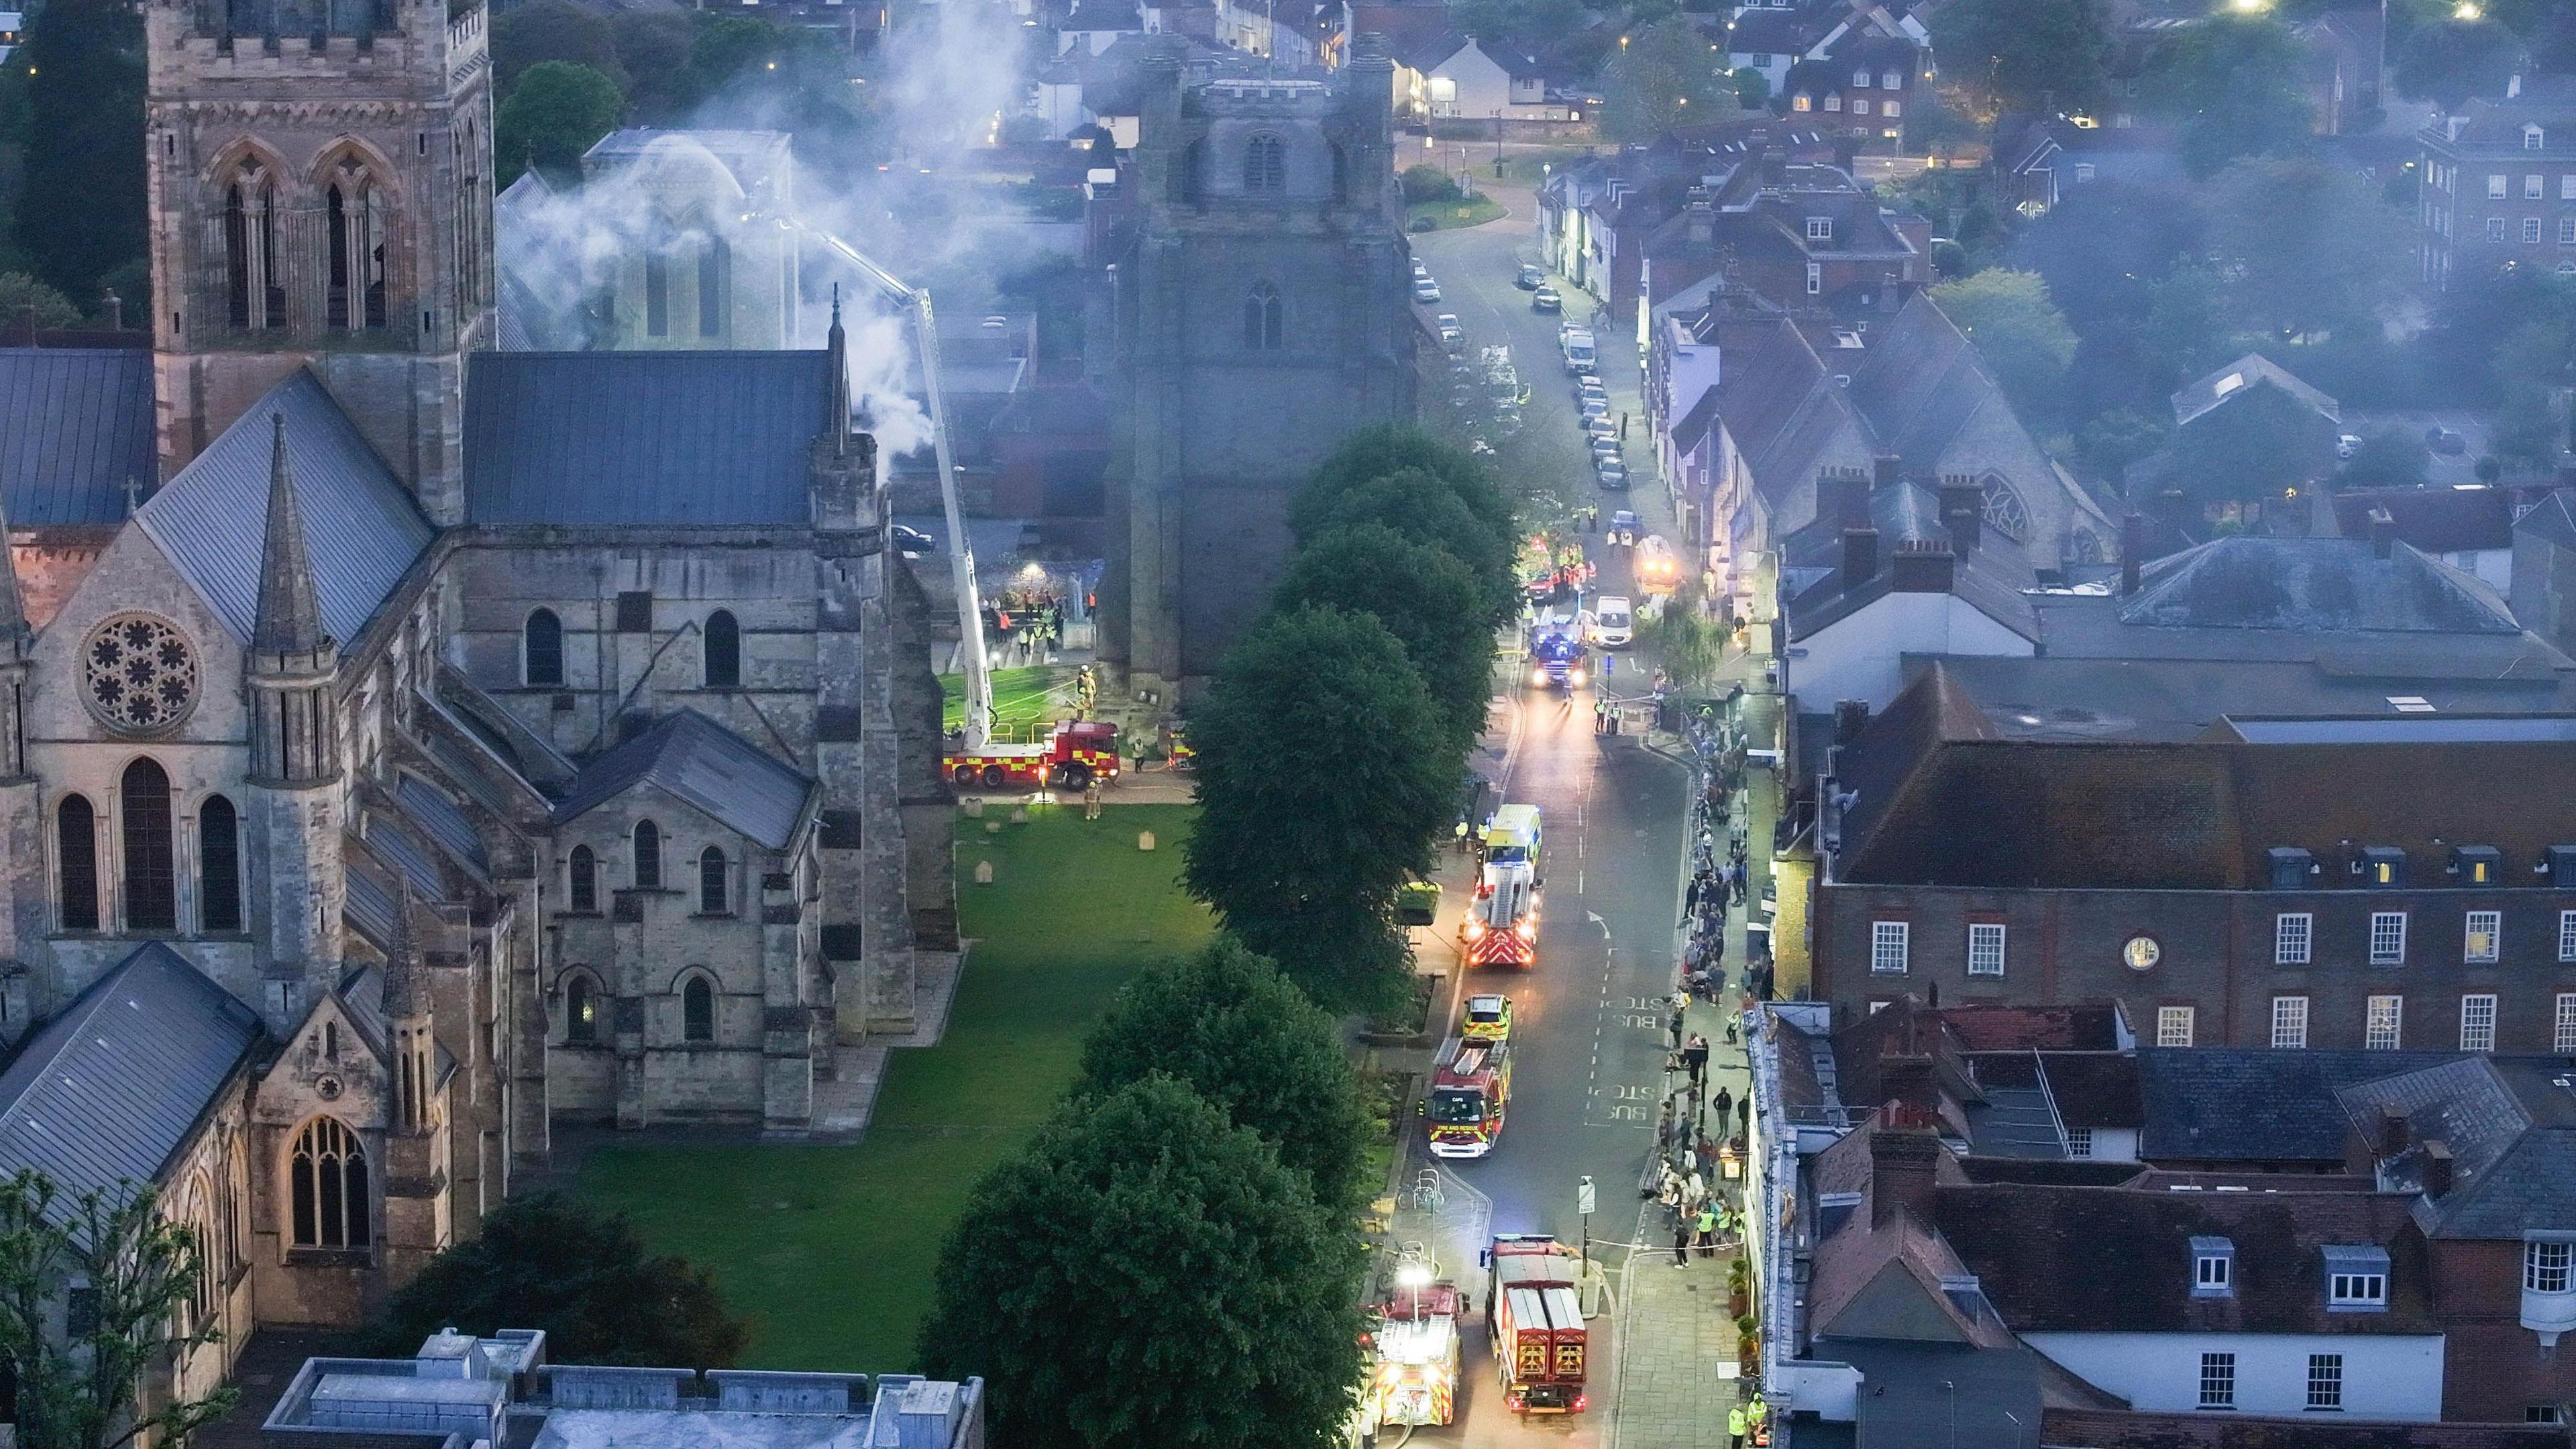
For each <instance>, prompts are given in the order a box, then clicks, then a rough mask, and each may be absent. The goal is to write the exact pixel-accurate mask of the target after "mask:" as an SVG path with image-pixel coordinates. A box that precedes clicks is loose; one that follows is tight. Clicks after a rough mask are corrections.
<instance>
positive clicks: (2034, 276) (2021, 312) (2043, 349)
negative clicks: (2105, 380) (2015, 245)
mask: <svg viewBox="0 0 2576 1449" xmlns="http://www.w3.org/2000/svg"><path fill="white" fill-rule="evenodd" d="M1931 297H1932V300H1933V301H1935V302H1937V303H1939V304H1940V306H1941V310H1942V311H1944V312H1946V313H1948V314H1949V316H1950V320H1951V321H1952V322H1955V323H1957V324H1958V326H1959V330H1960V331H1961V332H1964V333H1966V334H1967V335H1968V340H1969V341H1971V342H1973V343H1975V344H1976V345H1977V353H1978V355H1979V356H1981V357H1983V358H1985V360H1986V366H1987V367H1988V368H1990V369H1992V370H1993V372H1994V374H1995V381H1996V382H1998V383H2000V384H2002V385H2003V389H2004V392H2005V393H2006V394H2007V395H2008V396H2010V397H2011V398H2012V401H2013V406H2014V407H2016V408H2018V409H2020V410H2021V411H2022V413H2023V414H2024V415H2025V416H2027V417H2030V418H2032V419H2034V420H2036V419H2039V418H2046V417H2054V416H2055V415H2056V414H2057V413H2058V411H2059V410H2060V408H2061V407H2062V406H2063V405H2064V388H2065V382H2066V368H2067V364H2069V363H2071V362H2073V361H2074V360H2075V329H2073V328H2071V327H2069V326H2067V325H2066V317H2065V314H2063V313H2061V312H2059V311H2058V310H2057V304H2056V303H2054V302H2052V301H2050V300H2049V296H2048V283H2047V282H2046V281H2045V280H2043V279H2042V278H2041V277H2040V275H2039V273H2037V272H2021V271H2012V270H2009V269H2006V268H2002V267H1995V268H1990V269H1988V270H1986V271H1982V272H1979V273H1977V274H1976V275H1974V276H1971V277H1962V278H1960V279H1959V280H1958V281H1955V282H1943V283H1942V284H1941V285H1939V286H1937V287H1934V288H1933V289H1932V291H1931Z"/></svg>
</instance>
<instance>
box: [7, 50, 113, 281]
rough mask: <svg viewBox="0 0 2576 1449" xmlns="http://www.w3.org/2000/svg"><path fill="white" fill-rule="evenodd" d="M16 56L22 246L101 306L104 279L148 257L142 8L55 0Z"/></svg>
mask: <svg viewBox="0 0 2576 1449" xmlns="http://www.w3.org/2000/svg"><path fill="white" fill-rule="evenodd" d="M11 60H12V62H13V63H15V62H18V61H24V62H25V65H26V75H27V82H26V85H27V122H26V124H27V130H26V136H27V148H26V162H25V167H26V169H25V172H24V174H23V175H22V176H21V177H20V179H19V189H18V216H17V224H18V243H19V245H20V246H21V247H23V248H25V250H26V254H27V256H28V257H29V259H30V260H32V261H33V262H34V264H35V270H36V275H37V276H39V277H41V278H43V279H44V281H45V282H46V283H47V284H48V285H50V286H52V287H54V288H56V289H57V290H59V291H61V292H62V293H64V294H65V295H67V296H69V297H70V298H71V299H72V300H73V301H75V302H77V303H79V304H80V305H81V306H82V307H84V308H88V307H92V306H95V305H96V304H97V301H98V295H99V285H100V282H101V279H102V278H104V277H105V276H106V275H107V274H108V273H110V272H112V271H115V270H116V269H117V268H119V267H121V266H123V265H125V264H127V263H129V262H131V261H133V260H134V259H136V258H138V257H141V256H142V255H143V248H144V233H143V12H142V10H141V8H140V7H138V6H134V5H129V4H127V3H125V0H49V3H47V4H46V6H45V7H44V9H43V10H41V11H39V12H38V13H37V15H36V17H35V20H34V22H33V23H32V25H31V26H30V27H29V29H28V32H27V44H26V47H25V48H24V49H23V50H21V51H20V52H19V53H18V54H17V55H15V56H12V57H11ZM127 300H129V301H132V300H134V299H133V298H128V299H127Z"/></svg>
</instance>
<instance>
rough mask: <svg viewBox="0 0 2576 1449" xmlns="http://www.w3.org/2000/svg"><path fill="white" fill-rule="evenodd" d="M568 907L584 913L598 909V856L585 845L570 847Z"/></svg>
mask: <svg viewBox="0 0 2576 1449" xmlns="http://www.w3.org/2000/svg"><path fill="white" fill-rule="evenodd" d="M571 875H572V899H571V902H570V907H571V909H573V910H576V911H580V912H583V913H585V914H590V913H595V912H597V911H598V910H599V857H598V856H596V855H593V854H592V853H591V849H590V847H589V846H587V845H576V846H574V847H573V848H572V865H571Z"/></svg>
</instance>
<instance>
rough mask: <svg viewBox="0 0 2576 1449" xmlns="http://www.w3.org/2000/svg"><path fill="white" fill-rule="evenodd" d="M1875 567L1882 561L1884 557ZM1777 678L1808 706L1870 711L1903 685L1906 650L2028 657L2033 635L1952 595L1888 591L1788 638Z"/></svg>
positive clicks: (1876, 709)
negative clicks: (1862, 706)
mask: <svg viewBox="0 0 2576 1449" xmlns="http://www.w3.org/2000/svg"><path fill="white" fill-rule="evenodd" d="M1880 567H1882V568H1884V567H1887V564H1886V563H1885V562H1882V563H1881V564H1880ZM1790 647H1791V648H1792V649H1797V650H1804V651H1805V654H1804V657H1797V656H1795V655H1793V656H1792V658H1791V662H1790V665H1789V669H1788V677H1787V678H1786V679H1785V680H1783V681H1782V685H1783V687H1784V688H1785V689H1787V690H1788V691H1789V692H1791V693H1793V694H1795V695H1797V696H1798V698H1799V699H1800V700H1802V701H1804V707H1805V708H1807V709H1809V710H1820V709H1830V708H1832V707H1833V704H1834V702H1835V701H1837V700H1845V699H1866V700H1868V701H1869V707H1870V710H1871V712H1872V713H1876V712H1877V711H1879V710H1883V709H1885V708H1887V706H1888V702H1889V701H1891V700H1893V699H1895V698H1896V695H1897V692H1898V691H1899V690H1901V689H1903V688H1904V687H1905V679H1904V670H1903V667H1902V661H1901V657H1900V656H1903V655H1906V654H1945V655H1975V656H1986V657H1996V656H2000V657H2004V658H2013V659H2027V658H2029V657H2030V656H2031V655H2032V654H2033V653H2034V652H2035V651H2034V649H2033V647H2032V645H2031V642H2030V641H2029V640H2027V639H2025V638H2023V637H2022V636H2020V635H2019V634H2016V633H2014V632H2013V631H2012V630H2010V629H2007V628H2005V627H2004V626H2003V625H2001V624H1998V623H1996V622H1995V621H1994V620H1993V619H1992V618H1990V617H1988V616H1987V615H1986V614H1985V613H1984V612H1983V611H1982V610H1980V609H1978V608H1977V606H1976V605H1974V604H1971V603H1969V602H1968V601H1967V600H1965V599H1962V598H1960V597H1959V596H1958V595H1956V594H1913V593H1890V594H1887V595H1885V596H1883V597H1881V598H1878V599H1875V600H1873V601H1871V602H1870V603H1868V604H1865V605H1863V606H1862V607H1861V608H1860V610H1859V611H1858V612H1856V613H1852V614H1848V615H1845V616H1844V617H1843V618H1841V619H1838V620H1836V621H1834V623H1832V624H1831V625H1829V626H1827V627H1826V628H1824V629H1822V630H1820V631H1818V632H1817V633H1814V634H1810V635H1805V636H1802V637H1794V638H1792V639H1791V641H1790Z"/></svg>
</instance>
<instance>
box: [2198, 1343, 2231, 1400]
mask: <svg viewBox="0 0 2576 1449" xmlns="http://www.w3.org/2000/svg"><path fill="white" fill-rule="evenodd" d="M2197 1407H2200V1408H2203V1409H2232V1408H2235V1407H2236V1355H2234V1354H2232V1353H2204V1354H2202V1355H2201V1356H2200V1402H2199V1404H2198V1406H2197Z"/></svg>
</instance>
